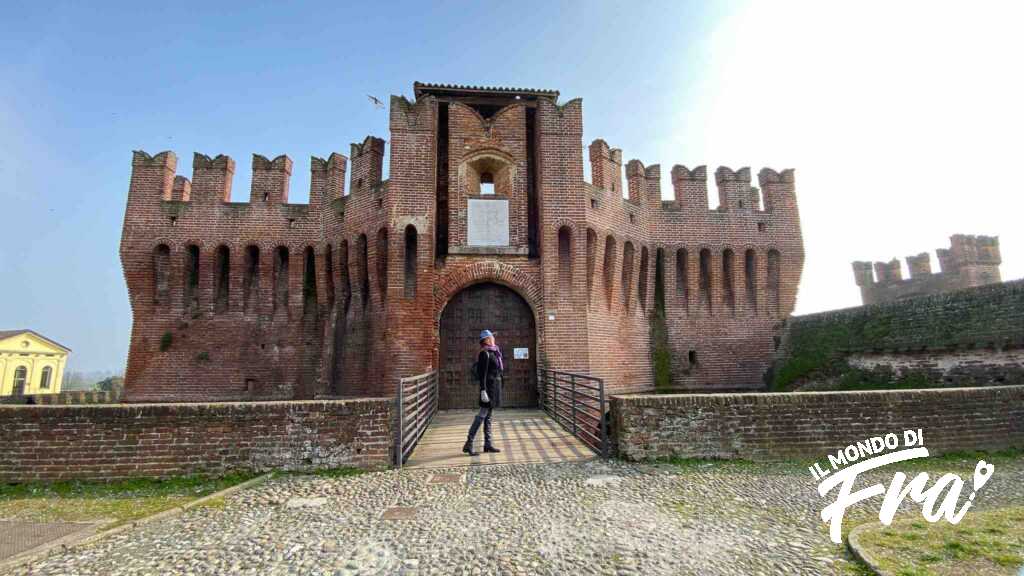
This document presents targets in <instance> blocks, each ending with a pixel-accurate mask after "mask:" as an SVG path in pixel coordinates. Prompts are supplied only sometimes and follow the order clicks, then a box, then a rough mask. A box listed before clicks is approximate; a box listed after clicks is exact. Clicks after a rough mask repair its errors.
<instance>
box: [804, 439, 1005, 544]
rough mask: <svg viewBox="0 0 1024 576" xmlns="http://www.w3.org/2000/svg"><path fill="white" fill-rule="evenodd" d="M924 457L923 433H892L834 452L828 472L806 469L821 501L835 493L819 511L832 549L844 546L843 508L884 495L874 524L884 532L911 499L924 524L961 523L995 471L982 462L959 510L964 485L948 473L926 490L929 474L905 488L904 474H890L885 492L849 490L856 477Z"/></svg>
mask: <svg viewBox="0 0 1024 576" xmlns="http://www.w3.org/2000/svg"><path fill="white" fill-rule="evenodd" d="M901 440H902V443H901ZM927 457H928V449H927V448H925V447H924V432H923V430H921V429H920V428H919V429H917V430H904V431H903V434H902V436H901V435H897V434H893V433H890V434H886V435H885V436H875V437H873V438H868V439H867V440H864V441H862V442H857V443H856V444H850V445H849V446H847V447H846V448H843V449H842V450H839V451H837V452H836V453H835V455H833V454H829V455H828V467H822V466H821V464H820V463H818V462H815V463H814V465H813V466H810V467H809V468H808V470H810V472H811V475H812V476H814V479H815V480H816V481H818V494H820V495H821V496H825V495H826V494H828V493H829V492H831V491H832V490H833V489H835V488H836V487H838V488H839V491H838V492H837V493H836V496H835V501H834V502H832V503H831V504H829V505H828V506H825V508H824V509H822V511H821V519H822V521H824V522H827V523H829V537H830V538H831V539H832V541H833V542H835V543H836V544H840V543H842V529H843V516H845V514H846V509H847V508H849V507H851V506H853V505H854V504H856V503H857V502H860V501H862V500H867V499H868V498H874V497H875V496H880V495H882V494H884V495H885V498H884V499H883V500H882V508H881V509H880V510H879V512H878V519H879V520H880V521H881V522H882V524H884V525H886V526H888V525H889V524H891V523H892V519H893V516H895V515H896V510H897V509H898V508H899V506H900V503H902V502H903V501H904V500H905V499H906V498H907V496H910V499H911V500H913V501H914V502H917V503H918V504H923V506H922V509H921V513H922V515H923V516H924V519H925V520H927V521H929V522H937V521H938V520H939V519H940V518H943V517H945V518H946V520H948V521H949V523H950V524H957V523H959V522H960V520H961V519H963V517H964V515H965V514H967V511H968V510H969V509H970V508H971V505H972V504H973V502H974V497H975V496H976V495H977V494H978V492H979V491H980V490H981V488H982V486H984V485H985V483H986V482H988V479H989V478H991V477H992V473H993V472H994V471H995V466H993V465H991V464H989V463H987V462H985V461H984V460H980V461H979V462H978V465H977V466H975V468H974V479H973V480H974V489H973V491H972V492H971V494H970V496H968V497H967V501H966V502H964V503H963V505H962V506H961V505H960V495H961V491H962V490H963V487H964V481H963V479H962V478H960V476H958V475H957V474H952V473H949V474H944V475H943V476H941V477H939V479H938V480H936V481H935V484H933V485H932V486H931V487H928V473H927V472H921V473H920V474H918V475H917V476H915V477H914V479H913V480H911V481H910V482H909V483H908V482H906V480H907V475H906V474H904V473H903V472H896V473H895V474H893V477H892V482H891V483H890V484H889V487H888V489H886V487H885V486H883V485H882V484H872V485H870V486H867V487H865V488H861V489H860V490H857V491H854V490H853V486H854V483H855V482H856V480H857V476H858V475H859V474H860V473H862V472H867V471H868V470H874V469H875V468H881V467H882V466H888V465H890V464H897V463H899V462H904V461H907V460H913V459H915V458H927ZM943 493H945V497H944V498H942V500H941V502H940V501H939V498H940V497H941V496H942V495H943ZM958 506H959V508H958Z"/></svg>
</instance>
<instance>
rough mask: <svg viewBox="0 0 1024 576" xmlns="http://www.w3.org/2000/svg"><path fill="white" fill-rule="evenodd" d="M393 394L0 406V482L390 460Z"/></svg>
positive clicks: (369, 464)
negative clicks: (1, 444) (351, 397)
mask: <svg viewBox="0 0 1024 576" xmlns="http://www.w3.org/2000/svg"><path fill="white" fill-rule="evenodd" d="M394 418H395V401H394V399H392V398H369V399H358V400H330V401H313V400H309V401H293V402H246V403H209V404H133V405H127V404H120V405H92V406H62V405H50V406H0V438H3V439H4V447H3V450H0V481H3V482H18V481H27V480H66V479H92V480H118V479H125V478H135V477H143V476H145V477H168V476H179V475H188V474H210V475H222V474H225V473H229V472H235V471H249V472H263V471H268V470H315V469H320V468H338V467H343V466H353V467H359V468H368V469H376V468H385V467H388V466H390V465H391V462H392V449H393V444H394V443H393V432H394Z"/></svg>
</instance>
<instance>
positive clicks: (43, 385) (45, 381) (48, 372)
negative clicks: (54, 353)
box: [39, 366, 53, 390]
mask: <svg viewBox="0 0 1024 576" xmlns="http://www.w3.org/2000/svg"><path fill="white" fill-rule="evenodd" d="M51 380H53V368H50V367H49V366H46V367H45V368H43V374H42V376H40V378H39V388H40V389H42V390H49V389H50V381H51Z"/></svg>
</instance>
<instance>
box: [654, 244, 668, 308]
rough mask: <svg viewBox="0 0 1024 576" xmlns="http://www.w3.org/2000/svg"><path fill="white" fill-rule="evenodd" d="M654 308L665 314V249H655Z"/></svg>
mask: <svg viewBox="0 0 1024 576" xmlns="http://www.w3.org/2000/svg"><path fill="white" fill-rule="evenodd" d="M654 309H655V310H657V311H658V312H659V313H660V314H662V315H664V314H665V249H664V248H660V247H659V248H658V249H657V250H655V251H654Z"/></svg>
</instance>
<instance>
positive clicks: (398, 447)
mask: <svg viewBox="0 0 1024 576" xmlns="http://www.w3.org/2000/svg"><path fill="white" fill-rule="evenodd" d="M404 388H405V379H404V378H402V379H399V380H398V432H397V433H396V434H395V467H397V468H401V467H402V463H403V462H402V461H403V460H404V459H405V451H404V447H405V442H404V438H403V436H402V433H403V431H404V430H405V415H404V413H403V406H402V392H403V390H404Z"/></svg>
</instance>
